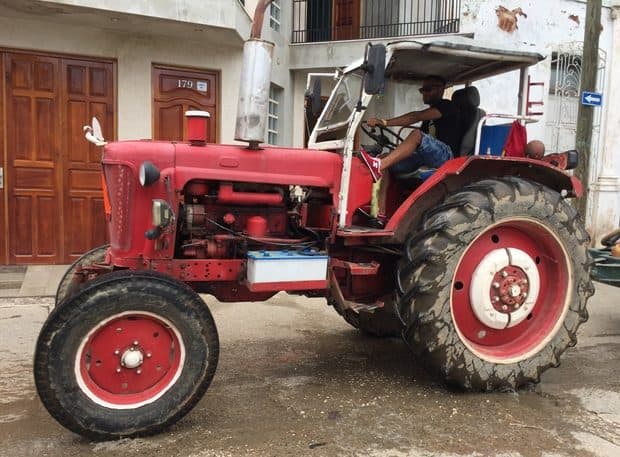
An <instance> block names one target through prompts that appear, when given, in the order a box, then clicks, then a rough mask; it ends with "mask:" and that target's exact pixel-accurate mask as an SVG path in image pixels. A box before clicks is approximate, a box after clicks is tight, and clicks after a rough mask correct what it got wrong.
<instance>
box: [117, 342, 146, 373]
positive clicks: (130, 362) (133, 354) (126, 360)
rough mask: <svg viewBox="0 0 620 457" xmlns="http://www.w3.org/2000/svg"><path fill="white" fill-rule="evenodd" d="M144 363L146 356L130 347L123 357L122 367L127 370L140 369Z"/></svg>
mask: <svg viewBox="0 0 620 457" xmlns="http://www.w3.org/2000/svg"><path fill="white" fill-rule="evenodd" d="M143 361H144V355H143V354H142V351H141V350H140V349H137V348H134V347H130V348H129V349H127V350H126V351H125V352H124V353H123V356H122V357H121V365H122V366H124V367H125V368H129V369H132V368H138V367H139V366H140V365H142V362H143Z"/></svg>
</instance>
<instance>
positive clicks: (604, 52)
mask: <svg viewBox="0 0 620 457" xmlns="http://www.w3.org/2000/svg"><path fill="white" fill-rule="evenodd" d="M256 3H257V0H245V1H241V0H200V1H198V0H150V1H148V2H144V1H140V2H126V1H122V0H107V1H105V2H101V1H94V0H54V1H53V0H13V1H11V0H7V1H3V2H0V69H1V71H2V74H3V75H4V76H5V77H4V78H3V80H2V81H3V82H2V86H1V90H0V107H1V110H0V137H1V140H2V141H0V166H2V172H3V174H2V178H3V179H2V181H3V183H2V186H0V233H1V234H3V237H2V242H0V265H1V264H20V263H21V264H23V263H31V264H32V263H66V262H69V261H71V260H73V259H75V258H76V257H77V256H79V254H80V253H82V252H84V251H86V250H88V249H89V248H91V247H93V246H97V245H100V244H103V243H104V242H105V233H104V230H103V228H104V223H103V221H102V220H101V217H102V213H103V211H102V197H101V183H100V177H99V169H98V159H99V154H100V151H98V150H97V149H96V148H94V147H92V146H89V145H88V144H87V143H86V142H85V141H84V140H83V137H82V132H81V127H82V126H83V125H84V124H87V123H89V122H90V118H91V117H92V116H97V117H98V119H99V120H100V121H101V123H102V125H103V131H104V135H105V136H106V139H115V140H125V139H135V138H153V139H163V140H181V139H183V138H184V135H185V132H184V125H185V124H184V120H183V112H184V111H185V110H187V109H194V108H200V109H205V110H207V111H209V112H210V113H211V118H210V120H209V140H210V141H214V142H222V143H231V142H233V141H234V139H233V138H234V123H235V122H234V119H235V114H236V107H237V94H238V90H239V81H240V72H241V71H242V68H241V60H242V52H243V50H242V48H243V42H244V41H245V40H246V39H247V38H248V36H249V32H250V27H251V21H252V13H253V11H254V8H255V6H256ZM543 3H544V4H543ZM603 4H604V7H603V12H602V20H601V22H602V33H601V38H600V49H601V64H600V72H599V73H600V77H599V81H600V91H601V92H602V93H603V106H602V108H600V109H598V112H597V114H596V116H595V147H594V152H593V159H592V164H593V165H592V179H591V182H592V186H591V204H590V205H589V211H588V226H589V227H590V229H591V231H592V232H593V233H594V234H596V235H601V234H603V232H605V231H606V230H611V229H612V228H615V227H616V226H617V225H618V222H619V218H620V186H619V184H618V176H620V164H619V163H617V161H616V160H614V159H615V150H616V149H618V147H619V146H620V132H619V130H620V129H618V125H620V119H619V118H618V116H620V114H619V113H618V110H614V109H613V107H614V103H615V105H617V104H618V100H620V87H619V86H620V82H619V81H620V77H619V76H620V74H619V72H620V19H618V13H619V12H620V2H618V1H611V2H604V3H603ZM502 6H503V7H505V9H506V10H507V11H509V12H510V13H511V14H512V16H514V17H515V19H516V21H515V23H514V27H510V26H509V27H506V25H505V23H503V27H504V29H502V24H501V23H500V22H501V21H500V20H499V17H498V11H497V10H498V5H497V4H496V3H494V2H489V1H488V0H277V1H275V2H274V4H273V5H272V6H271V7H270V8H269V9H268V12H267V14H266V19H265V24H264V27H263V38H264V39H266V40H269V41H272V42H274V43H275V44H276V47H275V54H274V58H273V68H272V86H271V91H270V106H269V108H270V109H269V113H270V114H269V123H268V132H267V137H266V140H267V141H268V142H269V143H271V144H281V145H293V146H300V147H301V146H303V145H304V140H305V138H306V135H307V132H306V126H307V124H306V121H305V116H304V96H303V95H304V91H305V88H306V80H307V74H308V73H310V72H321V71H333V70H334V69H335V68H336V67H343V66H345V65H347V64H349V63H351V62H352V61H353V60H356V59H358V58H360V57H361V56H362V55H363V50H364V46H365V43H367V42H368V41H372V42H385V43H387V42H390V41H394V40H397V39H400V38H402V37H411V36H442V35H446V34H467V35H469V36H472V35H473V37H474V38H475V39H476V40H480V41H481V42H483V41H484V42H493V43H501V44H504V45H508V46H511V47H514V48H515V49H522V50H531V51H537V52H540V53H542V54H544V55H547V56H548V58H547V59H546V60H545V61H543V62H541V63H540V64H539V65H537V66H536V67H534V68H533V70H532V72H531V74H532V80H533V81H537V82H542V83H543V85H542V86H538V89H537V90H539V92H538V93H536V94H533V97H535V98H537V99H539V100H540V101H542V102H543V108H542V110H543V111H544V112H545V114H544V115H543V116H540V120H539V122H538V123H536V124H531V125H530V126H529V127H528V132H529V136H530V138H540V139H544V140H545V142H546V143H547V144H548V145H553V146H552V147H557V148H559V149H561V148H563V147H570V144H571V138H573V139H574V130H575V125H576V107H577V103H578V96H577V95H578V93H579V88H578V87H575V81H578V79H576V78H577V76H575V75H576V74H578V72H579V70H580V58H579V55H580V42H581V41H582V40H583V35H584V26H585V9H586V3H585V1H574V0H551V1H550V2H535V1H533V0H523V1H515V0H510V1H505V2H503V5H502ZM518 8H520V11H519V10H518ZM515 11H516V12H515ZM505 29H506V30H505ZM517 77H518V76H517V75H516V74H515V75H514V76H513V75H508V76H504V77H501V78H499V77H498V78H492V79H490V80H488V81H484V82H481V83H480V84H478V88H479V90H480V92H481V96H482V100H483V102H482V107H483V108H485V109H486V110H487V111H488V112H512V111H513V110H514V107H515V106H516V88H517V87H518V82H517ZM326 89H327V88H326ZM407 103H410V104H411V107H410V108H411V109H416V108H418V107H419V106H417V105H419V104H420V103H421V101H420V100H419V99H417V98H415V97H413V98H411V100H409V99H407ZM571 135H572V137H571Z"/></svg>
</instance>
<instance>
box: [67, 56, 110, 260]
mask: <svg viewBox="0 0 620 457" xmlns="http://www.w3.org/2000/svg"><path fill="white" fill-rule="evenodd" d="M61 74H62V78H63V87H65V88H66V92H65V93H64V94H63V110H64V114H65V131H66V133H67V135H66V137H65V148H64V151H65V157H64V159H65V160H64V161H63V163H64V165H65V166H64V168H63V175H64V177H65V183H64V190H65V196H66V197H65V199H64V213H65V215H66V217H65V230H64V234H65V236H64V245H65V247H66V255H65V258H66V260H67V261H69V262H71V261H73V260H75V259H76V258H78V257H79V256H80V255H81V254H82V253H84V252H85V251H88V250H89V249H92V248H94V247H97V246H101V245H102V244H105V243H106V236H107V235H106V230H105V219H104V213H103V211H102V210H101V209H102V208H103V195H102V192H101V152H102V150H101V148H98V147H96V146H95V145H93V144H91V143H88V142H87V141H85V140H84V133H83V130H82V128H83V126H84V125H86V124H90V121H91V118H92V117H93V116H94V117H96V118H97V119H98V120H99V122H100V123H101V127H102V131H103V136H104V138H106V139H108V140H110V139H113V137H114V99H115V97H114V72H113V65H112V64H111V63H105V62H92V61H88V60H75V59H62V61H61Z"/></svg>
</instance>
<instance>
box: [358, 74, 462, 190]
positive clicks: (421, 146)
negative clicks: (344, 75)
mask: <svg viewBox="0 0 620 457" xmlns="http://www.w3.org/2000/svg"><path fill="white" fill-rule="evenodd" d="M445 89H446V80H445V79H443V78H442V77H441V76H427V77H426V78H424V81H423V83H422V87H420V89H419V90H420V93H421V94H422V100H423V101H424V103H425V104H427V105H429V107H428V108H426V109H424V110H421V111H411V112H410V113H407V114H403V115H402V116H398V117H394V118H392V119H377V118H374V117H373V118H370V119H368V121H367V124H368V126H369V127H376V126H377V125H381V126H383V127H391V126H394V127H406V126H410V125H412V124H415V123H416V122H420V121H422V128H421V129H417V128H416V129H414V130H413V131H412V132H411V133H410V134H409V136H407V138H405V140H404V141H403V142H401V143H400V144H399V145H398V146H396V148H395V149H394V150H393V151H392V152H391V153H390V154H389V155H387V156H385V157H384V158H382V159H379V158H378V157H372V156H371V155H369V154H368V153H367V152H366V151H364V150H362V151H360V154H361V156H362V159H363V160H364V162H365V163H366V165H367V166H368V168H369V169H370V173H371V175H372V178H373V180H374V181H375V182H376V181H378V180H379V179H380V178H381V175H382V173H383V171H384V170H386V169H388V168H389V169H391V170H392V171H393V172H397V173H399V174H401V173H410V172H412V171H415V170H417V169H418V168H420V167H421V166H427V167H430V168H439V167H440V166H441V165H442V164H443V163H444V162H446V161H447V160H449V159H451V158H452V156H453V154H452V151H458V148H459V143H460V140H461V139H460V135H459V131H460V128H459V115H458V109H457V107H456V106H455V105H454V104H453V103H452V101H450V100H447V99H445V98H443V93H444V91H445Z"/></svg>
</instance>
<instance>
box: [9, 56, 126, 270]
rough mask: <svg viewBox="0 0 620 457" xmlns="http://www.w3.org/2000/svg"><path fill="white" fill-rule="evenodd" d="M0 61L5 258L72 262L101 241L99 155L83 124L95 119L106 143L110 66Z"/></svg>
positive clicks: (110, 127)
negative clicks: (0, 72) (1, 77)
mask: <svg viewBox="0 0 620 457" xmlns="http://www.w3.org/2000/svg"><path fill="white" fill-rule="evenodd" d="M3 63H4V70H5V75H6V82H5V88H4V91H3V93H4V94H6V95H5V97H4V101H5V113H6V116H5V118H4V120H3V122H2V125H3V128H4V131H5V132H6V146H7V147H6V151H5V155H6V168H5V190H4V191H5V193H6V195H5V201H6V202H8V204H7V207H8V208H7V211H6V214H7V218H6V221H5V222H4V223H5V224H6V226H5V232H4V233H7V232H8V236H7V237H6V238H7V240H8V241H7V243H6V246H7V250H8V252H7V253H6V256H5V261H6V262H8V263H10V264H55V263H56V264H57V263H67V262H71V261H72V260H74V259H75V258H77V257H78V256H79V255H80V254H81V253H83V252H85V251H87V250H89V249H91V248H92V247H95V246H98V245H101V244H104V243H105V239H106V234H105V221H104V219H103V209H102V206H103V204H102V195H101V177H100V165H99V162H100V154H101V150H100V149H99V150H97V149H95V148H94V147H90V146H89V145H88V143H86V141H85V140H84V136H83V132H82V126H83V125H85V124H88V123H90V118H91V117H92V116H93V115H96V116H97V117H98V118H99V120H100V121H101V122H102V124H103V126H104V127H103V128H104V133H106V134H107V135H108V138H110V139H112V138H113V135H114V98H115V97H114V93H113V92H114V91H113V75H114V73H113V69H114V67H113V64H112V63H111V62H106V63H98V62H91V61H86V60H75V59H65V58H62V57H56V56H42V55H31V54H22V53H17V52H15V53H6V54H5V55H4V56H3Z"/></svg>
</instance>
